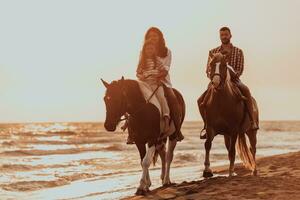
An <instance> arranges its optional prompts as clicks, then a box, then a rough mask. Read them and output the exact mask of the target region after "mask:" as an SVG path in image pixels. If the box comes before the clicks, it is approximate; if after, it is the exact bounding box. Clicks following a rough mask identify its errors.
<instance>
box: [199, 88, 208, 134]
mask: <svg viewBox="0 0 300 200" xmlns="http://www.w3.org/2000/svg"><path fill="white" fill-rule="evenodd" d="M206 94H207V90H206V91H205V92H204V93H203V94H202V95H201V96H200V97H199V99H198V100H197V103H198V108H199V112H200V115H201V117H202V120H203V123H204V127H203V129H202V130H201V132H200V138H201V139H206V131H205V129H206V114H205V101H204V100H205V99H206V98H205V97H206V96H207V95H206Z"/></svg>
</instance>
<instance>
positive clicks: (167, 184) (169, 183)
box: [163, 182, 172, 187]
mask: <svg viewBox="0 0 300 200" xmlns="http://www.w3.org/2000/svg"><path fill="white" fill-rule="evenodd" d="M170 185H172V183H171V182H167V183H163V186H164V187H168V186H170Z"/></svg>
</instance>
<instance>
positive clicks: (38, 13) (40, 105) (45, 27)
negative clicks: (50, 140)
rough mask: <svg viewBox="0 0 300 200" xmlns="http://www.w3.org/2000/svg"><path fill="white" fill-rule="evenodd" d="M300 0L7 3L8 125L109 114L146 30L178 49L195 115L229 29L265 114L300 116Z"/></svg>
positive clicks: (1, 7) (1, 74) (4, 92)
mask: <svg viewBox="0 0 300 200" xmlns="http://www.w3.org/2000/svg"><path fill="white" fill-rule="evenodd" d="M299 7H300V1H298V0H287V1H280V0H264V1H260V0H252V1H239V0H227V1H221V0H209V1H202V0H187V1H179V0H178V1H177V0H165V1H159V0H152V1H143V0H127V1H121V0H118V1H117V0H107V1H104V0H102V1H101V0H100V1H92V0H89V1H84V0H82V1H78V0H63V1H61V0H51V1H40V0H36V1H33V0H28V1H21V0H19V1H16V0H10V1H0V26H1V29H0V113H1V114H0V122H2V123H6V122H54V121H60V122H62V121H65V122H70V121H84V122H87V121H95V122H97V121H99V122H100V121H103V120H104V119H105V106H104V102H103V100H102V98H103V96H104V92H105V88H104V87H103V85H102V84H101V82H100V78H103V79H104V80H106V81H109V82H110V81H112V80H116V79H120V78H121V76H122V75H123V76H125V78H131V79H134V78H135V70H136V66H137V62H138V57H139V52H140V49H141V47H142V43H143V37H144V34H145V32H146V30H147V29H148V28H149V27H151V26H156V27H159V28H160V29H161V30H162V32H163V33H164V36H165V40H166V44H167V46H168V48H169V49H171V51H172V55H173V60H172V64H171V69H170V75H171V80H172V84H173V86H174V87H175V88H177V89H179V90H180V91H181V92H182V94H183V96H184V98H185V101H186V105H187V116H186V120H200V115H199V113H198V108H197V104H196V101H197V98H198V97H199V96H200V95H201V94H202V92H204V90H205V88H206V87H207V84H208V82H209V80H208V79H207V78H206V75H205V66H206V62H207V56H208V51H209V50H210V49H212V48H214V47H217V46H218V45H220V40H219V33H218V30H219V28H220V27H222V26H229V27H230V28H231V31H232V35H233V38H232V43H233V44H234V45H235V46H238V47H240V48H242V49H243V51H244V55H245V71H244V74H243V75H242V77H241V79H242V81H243V82H244V83H245V84H246V85H248V87H249V88H250V89H251V92H252V94H253V96H254V97H255V98H256V100H257V102H258V105H259V109H260V118H261V119H262V120H300V106H299V102H300V93H299V90H300V60H299V56H300V26H299V24H300V15H299V13H298V8H299Z"/></svg>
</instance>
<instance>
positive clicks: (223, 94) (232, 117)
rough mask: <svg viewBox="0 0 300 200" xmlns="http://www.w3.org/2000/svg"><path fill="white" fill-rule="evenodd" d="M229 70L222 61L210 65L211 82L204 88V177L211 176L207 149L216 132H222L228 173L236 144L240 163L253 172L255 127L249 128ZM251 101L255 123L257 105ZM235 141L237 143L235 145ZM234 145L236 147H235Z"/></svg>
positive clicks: (232, 170) (232, 165)
mask: <svg viewBox="0 0 300 200" xmlns="http://www.w3.org/2000/svg"><path fill="white" fill-rule="evenodd" d="M229 70H230V69H229V68H228V67H227V65H226V63H225V62H224V60H223V61H222V62H220V63H217V64H215V65H213V66H212V68H211V77H210V78H211V83H210V86H209V88H208V90H207V95H208V96H207V97H208V99H207V102H206V105H205V109H206V132H207V138H206V141H205V151H206V154H205V162H204V166H205V169H204V171H203V176H204V177H211V176H213V173H212V170H211V169H210V160H209V152H210V149H211V145H212V141H213V139H214V137H215V136H216V135H218V134H221V135H224V140H225V145H226V148H227V150H228V157H229V160H230V167H229V176H232V175H233V174H234V162H235V155H236V147H237V150H238V153H239V156H240V158H241V160H242V161H243V163H244V165H245V166H246V167H247V168H248V169H250V170H252V172H253V174H254V175H256V173H257V171H256V162H255V154H256V134H257V130H250V119H249V115H248V112H247V111H246V106H245V103H244V102H243V99H242V98H241V96H240V95H239V93H238V92H235V91H237V88H235V85H234V83H233V82H232V81H231V77H230V71H229ZM253 102H254V105H253V106H254V112H255V115H256V120H257V123H258V108H257V104H256V101H255V100H254V99H253ZM245 134H246V135H247V136H248V138H249V141H250V145H251V147H250V149H249V148H248V146H247V142H246V137H245ZM236 142H238V143H237V145H236ZM235 146H236V147H235Z"/></svg>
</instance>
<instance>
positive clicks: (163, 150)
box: [159, 143, 167, 183]
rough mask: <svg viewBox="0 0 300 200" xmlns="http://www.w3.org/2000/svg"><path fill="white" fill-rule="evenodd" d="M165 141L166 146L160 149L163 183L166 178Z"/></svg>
mask: <svg viewBox="0 0 300 200" xmlns="http://www.w3.org/2000/svg"><path fill="white" fill-rule="evenodd" d="M165 145H166V144H165V143H164V146H163V148H161V149H160V150H159V156H160V159H161V165H162V166H161V175H160V179H161V181H162V183H163V181H164V178H165V174H166V153H167V152H166V148H165Z"/></svg>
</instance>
